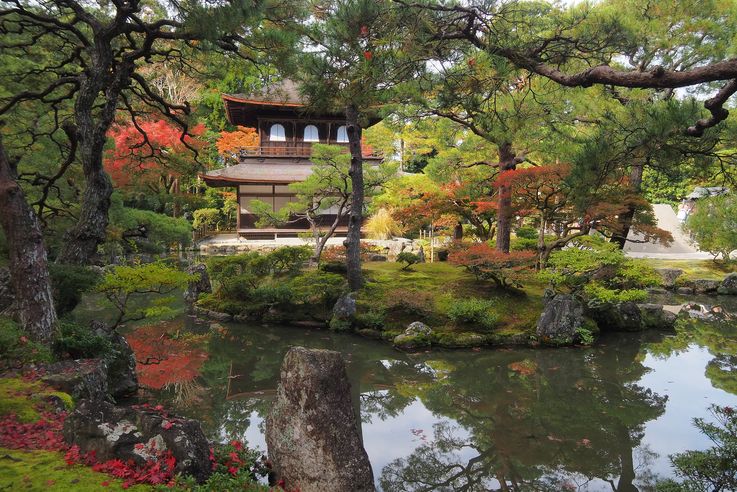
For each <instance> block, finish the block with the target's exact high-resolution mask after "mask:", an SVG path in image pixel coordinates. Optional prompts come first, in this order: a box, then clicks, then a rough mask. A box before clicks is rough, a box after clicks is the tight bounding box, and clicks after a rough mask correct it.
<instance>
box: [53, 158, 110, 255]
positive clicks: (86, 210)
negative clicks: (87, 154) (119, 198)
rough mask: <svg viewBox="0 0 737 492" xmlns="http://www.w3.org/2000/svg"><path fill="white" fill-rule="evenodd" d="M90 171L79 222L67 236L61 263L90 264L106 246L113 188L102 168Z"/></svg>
mask: <svg viewBox="0 0 737 492" xmlns="http://www.w3.org/2000/svg"><path fill="white" fill-rule="evenodd" d="M101 160H102V159H101ZM87 171H88V170H87V169H85V178H86V181H87V185H86V188H85V190H84V195H83V197H82V207H81V209H80V213H79V219H78V221H77V224H76V225H75V226H74V227H73V228H72V229H70V230H69V231H67V233H66V234H65V236H64V246H63V247H62V250H61V253H60V254H59V257H58V258H57V262H59V263H67V264H72V265H85V264H88V263H90V262H91V261H92V259H93V258H94V257H95V255H96V254H97V246H98V245H100V244H102V243H103V242H105V234H106V231H107V226H108V210H109V209H110V196H111V195H112V193H113V185H112V183H111V182H110V177H109V176H108V175H107V173H106V172H105V170H104V169H103V168H102V164H100V166H99V168H96V167H92V166H91V169H89V172H87Z"/></svg>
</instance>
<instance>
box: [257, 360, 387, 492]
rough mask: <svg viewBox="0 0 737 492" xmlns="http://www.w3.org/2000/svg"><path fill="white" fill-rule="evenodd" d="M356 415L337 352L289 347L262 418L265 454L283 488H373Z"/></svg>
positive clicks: (317, 491)
mask: <svg viewBox="0 0 737 492" xmlns="http://www.w3.org/2000/svg"><path fill="white" fill-rule="evenodd" d="M359 418H360V416H359V415H356V413H355V411H354V407H353V404H352V402H351V388H350V382H349V381H348V376H347V374H346V370H345V363H344V362H343V359H342V357H341V356H340V353H338V352H333V351H329V350H315V349H306V348H304V347H293V348H292V349H290V350H289V352H287V355H286V356H285V357H284V362H283V363H282V367H281V380H280V382H279V387H278V389H277V393H276V401H275V402H274V404H273V406H272V408H271V412H270V413H269V416H268V418H267V420H266V444H267V446H268V451H269V459H270V460H271V462H272V464H273V469H274V472H275V474H276V477H277V479H280V480H284V482H285V484H286V487H285V489H286V490H293V489H298V490H300V491H301V492H323V491H336V492H337V491H349V490H350V491H356V492H359V491H373V490H374V479H373V472H372V471H371V464H370V463H369V459H368V455H367V454H366V451H365V450H364V449H363V445H362V444H361V435H360V430H359V425H360V420H359Z"/></svg>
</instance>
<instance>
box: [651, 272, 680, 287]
mask: <svg viewBox="0 0 737 492" xmlns="http://www.w3.org/2000/svg"><path fill="white" fill-rule="evenodd" d="M655 271H656V272H658V273H659V274H660V277H661V278H662V279H663V280H662V282H661V285H662V286H663V287H665V288H666V289H672V288H674V287H675V286H676V281H677V280H678V277H680V276H681V275H683V270H681V269H680V268H656V269H655Z"/></svg>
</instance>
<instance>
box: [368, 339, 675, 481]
mask: <svg viewBox="0 0 737 492" xmlns="http://www.w3.org/2000/svg"><path fill="white" fill-rule="evenodd" d="M637 353H638V345H637V344H635V343H627V342H624V343H622V344H621V345H620V346H618V347H617V348H613V347H608V348H606V349H602V348H595V349H589V350H587V352H586V354H585V355H584V356H582V357H571V354H570V353H563V352H560V351H556V352H540V351H536V352H527V353H525V352H519V351H518V352H512V353H505V354H502V353H495V354H493V355H478V356H477V357H474V358H473V359H472V360H469V359H468V358H456V359H452V358H449V359H450V360H451V363H450V364H448V363H445V364H444V365H443V367H441V368H440V367H439V368H438V369H437V370H436V371H435V372H436V379H435V381H434V382H432V383H423V384H415V385H410V386H403V387H402V388H403V391H405V392H406V393H405V394H407V395H412V394H414V395H416V397H418V398H419V399H420V400H422V402H423V404H424V405H425V406H426V407H427V408H428V409H429V410H430V411H432V412H433V413H436V414H442V415H444V416H446V417H447V418H450V419H454V420H455V421H456V422H457V423H458V425H459V426H460V427H461V428H462V430H463V432H461V433H460V435H461V436H464V437H458V435H459V433H458V432H455V431H454V432H451V430H452V429H450V428H449V427H448V426H447V425H446V424H443V425H442V426H440V427H437V428H436V432H435V442H434V443H432V445H430V444H427V445H422V446H420V447H418V448H417V449H416V450H415V452H414V453H413V454H412V455H410V456H409V457H407V458H403V459H400V460H396V461H394V462H392V463H391V464H389V465H388V466H387V467H386V468H385V469H384V470H383V471H382V475H381V478H380V482H381V483H382V486H383V487H384V488H385V489H386V490H413V491H414V490H459V489H465V490H487V489H489V488H493V486H492V485H493V484H494V481H495V480H497V481H500V482H502V483H503V484H504V485H503V487H502V489H501V490H506V489H508V490H525V489H531V490H564V489H565V487H567V486H571V483H570V482H569V480H572V479H573V478H574V477H588V479H593V478H599V479H602V480H613V478H612V477H614V478H616V477H620V478H619V484H620V485H621V486H622V488H621V489H622V490H625V489H626V487H627V484H630V485H631V484H632V481H633V480H634V479H635V468H636V463H635V457H633V449H634V448H635V447H637V446H638V444H639V441H640V439H641V438H642V435H643V433H644V424H645V422H647V421H649V420H652V419H654V418H656V417H657V416H658V415H660V414H661V413H662V412H663V410H664V408H665V401H666V398H665V397H661V396H659V395H656V394H654V393H652V392H651V391H650V390H648V389H645V388H643V387H641V386H639V385H637V384H635V383H634V381H637V380H639V379H640V377H641V376H642V374H643V373H644V372H645V371H646V369H645V368H644V366H642V364H640V363H639V362H637V360H636V359H635V357H636V356H637ZM487 357H488V358H490V359H492V360H489V361H485V360H484V359H485V358H487ZM453 361H455V362H453ZM466 433H470V436H469V437H465V436H466ZM469 453H474V454H471V456H472V457H471V458H470V459H469ZM494 486H496V487H498V485H494ZM504 487H506V489H504Z"/></svg>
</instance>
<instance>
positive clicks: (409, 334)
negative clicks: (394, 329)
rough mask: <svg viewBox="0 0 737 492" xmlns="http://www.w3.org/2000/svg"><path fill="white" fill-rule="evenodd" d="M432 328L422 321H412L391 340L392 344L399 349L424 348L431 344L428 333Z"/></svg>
mask: <svg viewBox="0 0 737 492" xmlns="http://www.w3.org/2000/svg"><path fill="white" fill-rule="evenodd" d="M431 333H432V328H430V327H429V326H427V325H426V324H425V323H423V322H422V321H413V322H412V323H410V324H409V326H407V328H406V329H405V330H404V333H400V334H399V335H397V336H396V337H394V339H393V340H392V343H393V344H394V346H395V347H396V348H398V349H401V350H407V351H411V350H417V349H421V348H426V347H429V346H430V345H431V342H430V338H429V336H430V334H431Z"/></svg>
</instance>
